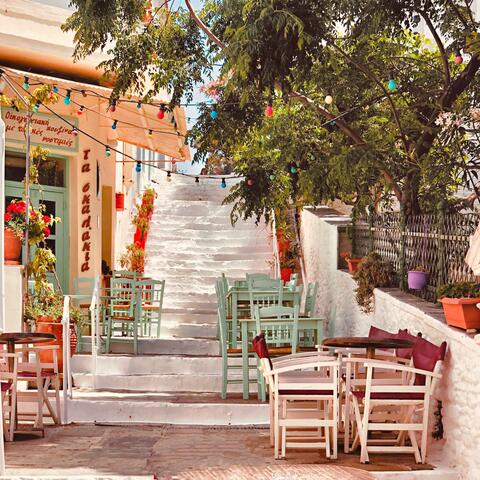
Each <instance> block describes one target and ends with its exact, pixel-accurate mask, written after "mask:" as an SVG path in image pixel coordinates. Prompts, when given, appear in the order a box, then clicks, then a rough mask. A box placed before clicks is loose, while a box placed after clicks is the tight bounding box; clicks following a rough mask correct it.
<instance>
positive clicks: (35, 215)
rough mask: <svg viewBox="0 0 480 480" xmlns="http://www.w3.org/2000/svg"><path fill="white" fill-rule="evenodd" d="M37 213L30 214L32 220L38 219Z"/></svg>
mask: <svg viewBox="0 0 480 480" xmlns="http://www.w3.org/2000/svg"><path fill="white" fill-rule="evenodd" d="M37 216H38V214H37V212H30V218H37Z"/></svg>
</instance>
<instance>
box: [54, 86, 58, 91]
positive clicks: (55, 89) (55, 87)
mask: <svg viewBox="0 0 480 480" xmlns="http://www.w3.org/2000/svg"><path fill="white" fill-rule="evenodd" d="M53 92H54V93H58V87H57V86H56V85H54V86H53Z"/></svg>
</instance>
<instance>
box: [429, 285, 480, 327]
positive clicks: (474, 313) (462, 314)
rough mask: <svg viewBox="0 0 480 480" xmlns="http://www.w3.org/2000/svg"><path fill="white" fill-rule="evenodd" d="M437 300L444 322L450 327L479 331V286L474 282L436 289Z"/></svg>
mask: <svg viewBox="0 0 480 480" xmlns="http://www.w3.org/2000/svg"><path fill="white" fill-rule="evenodd" d="M438 298H439V301H440V303H441V304H442V306H443V311H444V313H445V320H446V322H447V324H448V325H451V326H452V327H458V328H463V329H464V330H473V329H475V330H476V329H480V310H479V309H478V308H477V304H478V303H480V285H479V284H477V283H475V282H459V283H449V284H447V285H442V286H440V287H439V288H438Z"/></svg>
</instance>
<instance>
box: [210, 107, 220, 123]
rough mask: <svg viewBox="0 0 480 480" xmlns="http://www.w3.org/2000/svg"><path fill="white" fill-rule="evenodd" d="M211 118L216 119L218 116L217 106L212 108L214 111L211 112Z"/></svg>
mask: <svg viewBox="0 0 480 480" xmlns="http://www.w3.org/2000/svg"><path fill="white" fill-rule="evenodd" d="M210 118H211V119H212V120H216V119H217V118H218V112H217V109H216V108H215V107H213V108H212V111H211V112H210Z"/></svg>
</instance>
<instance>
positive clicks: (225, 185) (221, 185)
mask: <svg viewBox="0 0 480 480" xmlns="http://www.w3.org/2000/svg"><path fill="white" fill-rule="evenodd" d="M220 188H227V182H226V181H225V179H224V178H222V183H221V184H220Z"/></svg>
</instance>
